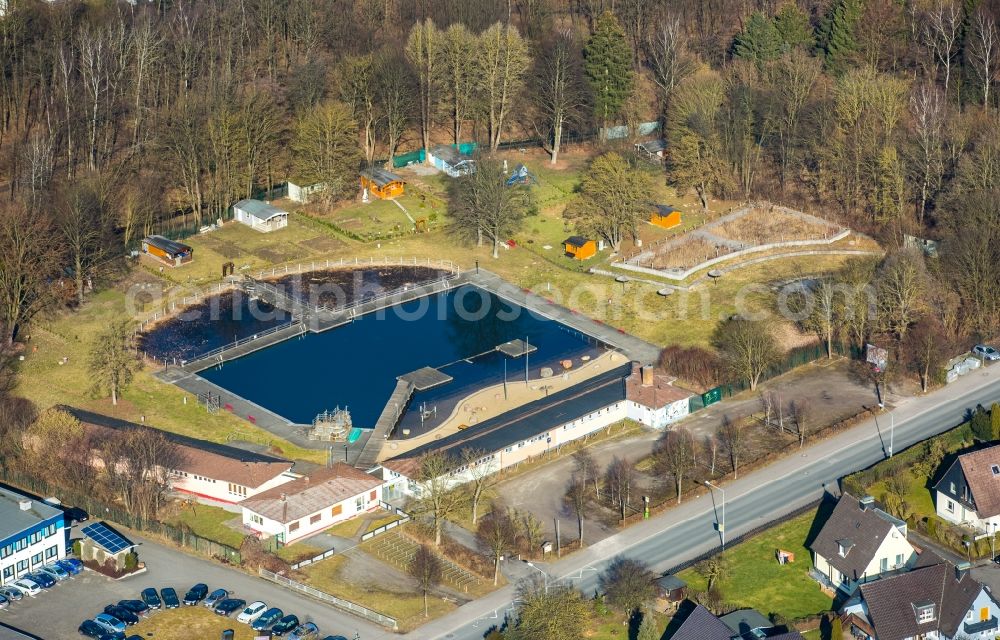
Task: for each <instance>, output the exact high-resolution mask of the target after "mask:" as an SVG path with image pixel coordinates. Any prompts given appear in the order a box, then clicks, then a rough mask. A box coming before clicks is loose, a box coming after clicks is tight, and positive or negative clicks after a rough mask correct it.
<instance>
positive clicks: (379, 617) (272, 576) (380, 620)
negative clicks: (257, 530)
mask: <svg viewBox="0 0 1000 640" xmlns="http://www.w3.org/2000/svg"><path fill="white" fill-rule="evenodd" d="M258 573H259V574H260V577H262V578H264V579H265V580H270V581H271V582H274V583H275V584H279V585H281V586H283V587H286V588H288V589H291V590H292V591H298V592H299V593H304V594H305V595H307V596H311V597H313V598H316V599H317V600H321V601H323V602H326V603H329V604H332V605H333V606H335V607H337V608H338V609H343V610H344V611H348V612H350V613H353V614H355V615H358V616H361V617H362V618H365V619H367V620H371V621H372V622H374V623H376V624H380V625H382V626H383V627H387V628H389V629H398V628H399V625H398V624H397V623H396V619H395V618H391V617H389V616H387V615H385V614H382V613H379V612H378V611H373V610H372V609H369V608H368V607H363V606H361V605H360V604H357V603H354V602H351V601H350V600H344V599H343V598H338V597H337V596H335V595H331V594H329V593H327V592H325V591H320V590H319V589H317V588H315V587H310V586H309V585H307V584H303V583H301V582H296V581H295V580H292V579H291V578H287V577H285V576H283V575H280V574H277V573H274V572H273V571H268V570H267V569H264V568H261V569H259V570H258Z"/></svg>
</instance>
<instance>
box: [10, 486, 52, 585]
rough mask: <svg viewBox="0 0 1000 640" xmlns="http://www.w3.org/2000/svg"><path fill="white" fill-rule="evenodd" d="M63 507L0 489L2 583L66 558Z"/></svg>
mask: <svg viewBox="0 0 1000 640" xmlns="http://www.w3.org/2000/svg"><path fill="white" fill-rule="evenodd" d="M65 526H66V519H65V516H64V515H63V512H62V510H60V509H57V508H56V507H53V506H52V505H49V504H46V503H44V502H42V501H41V500H35V499H34V498H31V497H29V496H27V495H24V494H23V493H18V492H16V491H13V490H11V489H4V488H0V584H7V583H9V582H13V581H14V580H17V579H18V578H20V577H21V576H23V575H24V574H26V573H28V572H30V571H33V570H35V569H37V568H38V567H40V566H42V565H44V564H48V563H50V562H55V561H56V560H59V559H61V558H65V557H66V534H65V531H64V529H65Z"/></svg>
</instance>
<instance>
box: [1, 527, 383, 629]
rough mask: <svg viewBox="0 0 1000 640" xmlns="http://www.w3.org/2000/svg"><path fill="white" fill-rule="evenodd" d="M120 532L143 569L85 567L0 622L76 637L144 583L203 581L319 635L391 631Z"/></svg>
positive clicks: (181, 586)
mask: <svg viewBox="0 0 1000 640" xmlns="http://www.w3.org/2000/svg"><path fill="white" fill-rule="evenodd" d="M123 533H125V535H126V536H128V538H130V539H131V540H132V541H133V542H135V543H137V544H139V547H138V548H137V551H138V553H139V559H140V560H141V561H142V562H145V563H146V567H147V571H146V573H144V574H141V575H138V576H135V577H132V578H126V579H124V580H120V581H114V580H111V579H109V578H106V577H104V576H102V575H100V574H98V573H95V572H93V571H84V572H83V573H81V574H80V575H78V576H76V577H75V578H73V579H72V580H69V581H66V582H64V583H61V584H59V585H58V586H56V587H54V588H53V589H50V590H48V591H43V592H42V593H40V594H39V595H38V596H37V597H36V598H25V599H23V600H21V601H20V602H15V603H13V604H12V605H11V606H10V607H8V608H7V609H4V610H2V611H0V621H3V622H6V623H8V624H10V625H12V626H14V627H18V628H20V629H24V630H25V631H28V632H30V633H34V634H37V635H39V636H41V637H42V638H45V639H46V640H60V639H63V638H75V637H78V635H77V631H76V629H77V627H78V626H79V625H80V622H81V621H82V620H84V619H85V618H87V617H93V616H95V615H97V614H98V613H100V612H101V611H102V610H103V609H104V607H105V605H108V604H110V603H112V602H118V601H119V600H122V599H125V598H138V597H139V592H140V591H142V589H144V588H146V587H156V588H157V589H160V588H162V587H173V588H175V589H176V590H177V593H178V594H179V595H180V596H182V597H183V595H184V592H185V591H187V590H188V589H189V588H190V587H191V585H193V584H195V583H196V582H204V583H206V584H207V585H208V586H209V588H211V589H215V588H217V587H223V588H225V589H228V590H230V591H231V592H232V593H233V594H234V597H238V598H243V599H244V600H246V601H248V602H251V601H253V600H263V601H264V602H266V603H267V604H268V605H270V606H275V607H280V608H281V609H282V610H283V611H285V612H287V613H294V614H295V615H297V616H299V618H300V619H301V620H304V621H313V622H315V623H316V624H317V625H318V626H319V628H320V630H321V631H322V632H323V634H334V635H336V634H340V635H344V636H347V637H353V636H354V634H355V632H358V633H360V634H361V638H362V640H372V639H376V638H388V637H390V635H392V634H390V633H389V632H387V631H384V630H383V629H382V628H381V627H377V626H375V625H373V624H371V623H368V622H366V621H364V620H362V619H360V618H357V617H355V616H353V615H351V614H348V613H346V612H341V611H340V610H338V609H334V608H333V607H331V606H328V605H326V604H323V603H321V602H319V601H316V600H312V599H310V598H308V597H306V596H303V595H300V594H297V593H295V592H293V591H289V590H288V589H285V588H284V587H280V586H278V585H276V584H274V583H271V582H268V581H266V580H264V579H262V578H258V577H255V576H252V575H247V574H245V573H243V572H242V571H238V570H236V569H233V568H231V567H227V566H225V565H222V564H219V563H217V562H214V561H211V560H207V559H203V558H200V557H196V556H192V555H188V554H186V553H183V552H181V551H178V550H175V549H172V548H169V547H166V546H163V545H161V544H158V543H156V542H152V541H150V540H148V539H145V538H143V537H142V536H140V535H137V534H135V533H134V532H131V531H128V532H126V531H124V530H123ZM199 640H202V639H199ZM206 640H207V639H206Z"/></svg>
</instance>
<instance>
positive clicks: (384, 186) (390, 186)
mask: <svg viewBox="0 0 1000 640" xmlns="http://www.w3.org/2000/svg"><path fill="white" fill-rule="evenodd" d="M405 184H406V183H405V182H404V181H403V179H402V178H400V177H399V176H397V175H396V174H395V173H392V172H391V171H386V170H385V169H365V170H364V171H362V172H361V188H362V189H368V193H369V194H371V195H372V196H375V197H376V198H381V199H382V200H390V199H392V198H396V197H399V196H401V195H403V186H404V185H405Z"/></svg>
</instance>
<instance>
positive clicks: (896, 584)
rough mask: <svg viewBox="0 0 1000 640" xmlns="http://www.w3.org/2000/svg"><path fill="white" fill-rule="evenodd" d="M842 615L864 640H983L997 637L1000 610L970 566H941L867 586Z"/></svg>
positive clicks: (892, 577)
mask: <svg viewBox="0 0 1000 640" xmlns="http://www.w3.org/2000/svg"><path fill="white" fill-rule="evenodd" d="M842 611H843V619H844V620H845V622H846V624H845V625H844V630H845V631H848V632H850V633H851V634H852V635H853V636H854V637H855V638H862V639H864V640H910V639H916V638H927V639H931V638H933V639H935V640H980V639H986V638H995V637H996V636H997V631H998V612H1000V604H998V603H997V601H996V600H995V599H994V598H993V596H992V595H991V594H990V592H989V590H988V589H986V587H984V586H983V585H982V584H980V583H979V582H977V581H976V580H975V579H974V578H973V577H972V576H971V575H969V565H968V564H967V563H963V564H961V565H958V566H955V565H952V564H949V563H945V562H942V563H939V564H935V565H931V566H927V567H920V568H917V569H914V570H912V571H909V572H906V573H901V574H899V575H895V576H889V577H886V578H883V579H881V580H875V581H874V582H869V583H867V584H863V585H861V587H860V588H859V590H858V596H857V597H855V598H853V599H851V600H850V601H849V602H848V603H847V604H846V605H845V606H844V608H843V610H842Z"/></svg>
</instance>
